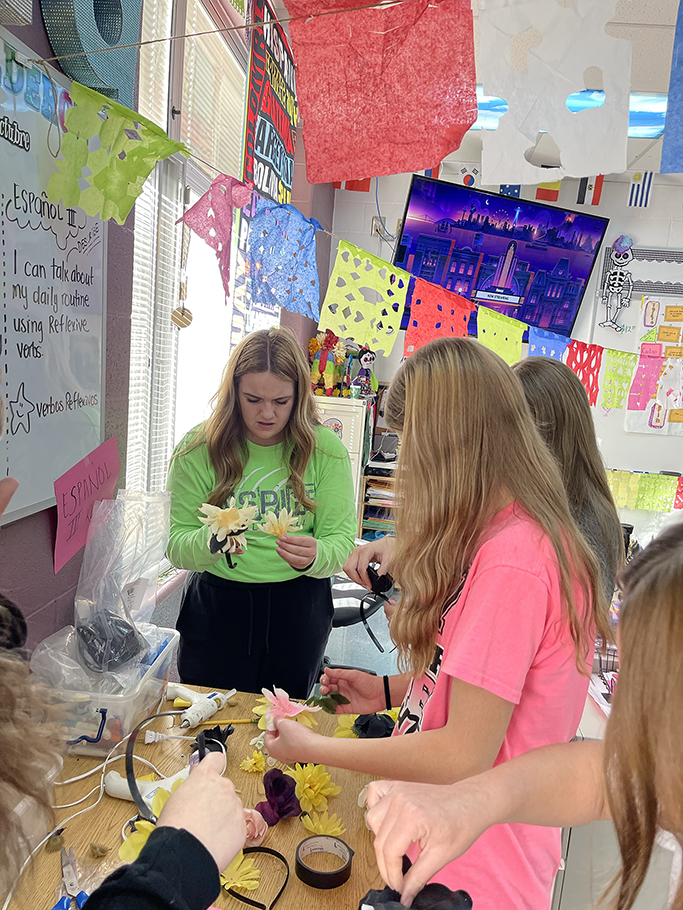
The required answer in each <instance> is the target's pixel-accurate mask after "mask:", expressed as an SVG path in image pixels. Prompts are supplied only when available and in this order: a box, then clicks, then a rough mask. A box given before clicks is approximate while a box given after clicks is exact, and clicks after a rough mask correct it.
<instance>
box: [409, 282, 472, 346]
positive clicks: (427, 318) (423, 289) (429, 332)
mask: <svg viewBox="0 0 683 910" xmlns="http://www.w3.org/2000/svg"><path fill="white" fill-rule="evenodd" d="M473 309H474V304H473V303H470V301H469V300H467V298H466V297H461V296H460V295H459V294H454V293H453V292H452V291H447V290H446V289H445V288H442V287H441V286H440V285H438V284H431V283H430V282H429V281H425V280H424V279H423V278H416V279H415V287H414V289H413V299H412V303H411V304H410V321H409V323H408V331H407V332H406V340H405V343H404V345H403V354H404V356H405V357H408V356H409V355H410V354H414V353H415V351H417V350H418V349H419V348H421V347H422V346H423V345H425V344H427V342H429V341H433V340H434V339H435V338H465V337H466V335H467V323H468V322H469V318H470V313H471V312H472V310H473Z"/></svg>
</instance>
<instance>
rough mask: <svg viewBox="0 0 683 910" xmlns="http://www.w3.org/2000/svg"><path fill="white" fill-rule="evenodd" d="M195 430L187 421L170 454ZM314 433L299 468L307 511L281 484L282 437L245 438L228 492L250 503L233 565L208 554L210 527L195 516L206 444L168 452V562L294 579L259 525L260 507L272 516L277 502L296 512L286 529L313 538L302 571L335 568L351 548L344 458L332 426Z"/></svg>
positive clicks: (207, 479) (205, 477)
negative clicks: (252, 511) (314, 547)
mask: <svg viewBox="0 0 683 910" xmlns="http://www.w3.org/2000/svg"><path fill="white" fill-rule="evenodd" d="M198 429H199V428H198V427H195V429H194V430H191V431H190V433H188V434H187V436H185V438H184V439H183V440H181V442H180V444H179V445H178V447H177V448H176V452H182V451H183V449H184V448H185V447H186V446H187V444H188V442H189V440H190V439H191V438H192V437H193V436H194V434H195V433H196V432H197V430H198ZM316 437H317V443H316V447H315V449H314V451H313V454H312V456H311V459H310V461H309V463H308V467H307V468H306V472H305V474H304V484H305V486H306V492H307V493H308V495H309V497H310V498H311V499H312V500H313V501H314V502H315V503H316V510H315V513H313V512H308V511H306V510H304V509H303V507H302V506H301V505H300V504H299V503H298V502H297V500H296V498H295V496H294V493H293V492H292V490H291V488H290V487H289V485H288V479H289V473H288V470H287V466H286V464H285V461H284V443H279V444H277V445H273V446H259V445H256V444H255V443H252V442H247V445H248V447H249V460H248V462H247V464H246V467H245V469H244V473H243V475H242V480H241V481H240V483H239V484H238V486H237V488H236V490H235V494H234V495H235V498H236V505H237V507H238V508H241V507H242V506H249V505H251V506H257V507H258V512H257V513H256V515H255V517H254V520H253V522H252V523H251V526H250V527H249V530H248V531H247V532H246V540H247V549H246V551H245V552H244V553H242V554H240V555H233V556H232V561H233V563H234V564H235V568H234V569H230V568H228V563H227V560H226V558H225V556H224V555H223V554H221V553H219V554H215V555H214V554H212V553H211V552H210V550H209V547H208V540H209V537H210V531H209V529H208V527H207V526H206V525H204V524H202V523H201V522H200V520H199V519H200V516H201V515H202V513H200V512H199V507H200V506H201V504H202V503H203V502H206V501H207V499H208V497H209V495H210V493H211V491H212V490H213V489H214V487H215V486H216V475H215V473H214V469H213V466H212V465H211V461H210V459H209V453H208V450H207V447H206V444H205V443H203V444H202V445H200V446H197V448H195V449H192V450H190V451H189V452H186V453H184V454H182V455H174V456H173V458H172V459H171V464H170V467H169V471H168V482H167V489H168V490H170V491H171V494H172V499H171V534H170V539H169V543H168V549H167V551H166V555H167V556H168V558H169V560H170V561H171V562H172V563H173V565H174V566H176V567H177V568H179V569H193V570H194V571H196V572H205V571H209V572H213V574H214V575H219V576H221V577H222V578H229V579H231V580H233V581H241V582H278V581H288V580H289V579H292V578H297V577H298V576H299V575H300V574H302V573H301V572H300V571H298V570H297V569H293V568H292V567H291V566H290V565H289V564H288V563H286V562H285V561H284V559H282V557H280V556H278V554H277V552H276V550H275V544H276V541H277V538H276V537H274V536H273V535H272V534H265V533H264V532H263V531H262V530H260V526H261V525H262V524H263V522H264V521H265V513H266V512H275V513H276V514H277V513H279V511H280V509H283V508H285V509H289V511H290V512H291V511H293V512H294V513H295V515H297V516H298V523H299V524H300V525H301V528H302V529H301V530H300V531H295V532H293V533H295V534H303V535H308V536H311V537H315V538H316V540H317V542H318V552H317V556H316V558H315V562H314V563H313V565H312V566H311V567H310V568H309V569H306V570H305V571H304V573H303V574H305V575H311V576H313V577H314V578H326V577H328V576H329V575H334V573H335V572H338V571H339V570H340V569H341V567H342V566H343V564H344V562H345V560H346V559H347V557H348V556H349V554H350V553H351V551H352V550H353V546H354V537H355V533H356V511H355V505H354V501H353V484H352V480H351V462H350V460H349V454H348V452H347V451H346V449H345V447H344V445H343V443H342V442H341V440H340V439H339V438H338V437H337V436H336V435H335V434H334V433H333V432H332V430H329V429H327V427H322V426H318V427H316Z"/></svg>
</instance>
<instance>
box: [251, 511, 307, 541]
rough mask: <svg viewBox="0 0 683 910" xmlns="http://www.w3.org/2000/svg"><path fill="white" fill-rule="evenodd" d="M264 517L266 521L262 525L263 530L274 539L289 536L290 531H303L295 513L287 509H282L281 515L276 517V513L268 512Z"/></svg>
mask: <svg viewBox="0 0 683 910" xmlns="http://www.w3.org/2000/svg"><path fill="white" fill-rule="evenodd" d="M264 517H265V519H266V520H265V523H264V524H262V525H261V530H262V531H264V532H265V533H266V534H272V535H273V536H274V537H282V536H283V534H288V533H289V531H300V530H301V525H300V524H297V520H296V518H295V517H294V513H293V512H289V511H288V510H287V509H280V514H279V515H276V514H275V512H266V514H265V516H264Z"/></svg>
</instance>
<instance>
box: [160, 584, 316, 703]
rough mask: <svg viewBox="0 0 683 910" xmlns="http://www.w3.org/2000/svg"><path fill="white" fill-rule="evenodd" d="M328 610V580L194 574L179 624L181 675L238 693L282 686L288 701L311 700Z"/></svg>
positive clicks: (183, 678)
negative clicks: (257, 580)
mask: <svg viewBox="0 0 683 910" xmlns="http://www.w3.org/2000/svg"><path fill="white" fill-rule="evenodd" d="M333 612H334V608H333V606H332V592H331V590H330V581H329V579H328V578H310V577H309V576H307V575H302V576H301V577H300V578H294V579H292V580H291V581H281V582H273V583H272V584H245V583H243V582H236V581H230V580H228V579H225V578H219V577H218V576H217V575H213V574H212V573H211V572H203V573H201V574H199V573H196V574H195V575H193V576H192V577H191V578H190V580H189V583H188V585H187V587H186V589H185V594H184V596H183V601H182V605H181V608H180V615H179V617H178V622H177V626H176V627H177V629H178V631H179V632H180V645H179V649H178V672H179V673H180V678H181V679H182V681H183V682H184V683H188V684H190V685H196V686H213V687H215V688H216V689H233V688H234V689H237V690H239V691H241V692H260V691H261V689H262V688H266V689H272V688H273V686H280V688H282V689H284V690H285V691H286V692H288V693H289V695H291V696H292V698H308V695H309V694H310V691H311V688H312V687H313V685H314V683H315V682H317V678H318V673H319V671H320V666H321V663H322V659H323V655H324V653H325V645H326V644H327V639H328V637H329V634H330V629H331V628H332V615H333Z"/></svg>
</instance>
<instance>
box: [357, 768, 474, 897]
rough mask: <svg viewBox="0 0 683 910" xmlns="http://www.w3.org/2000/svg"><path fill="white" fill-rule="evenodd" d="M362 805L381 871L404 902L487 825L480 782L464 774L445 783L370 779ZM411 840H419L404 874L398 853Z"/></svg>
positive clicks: (406, 846)
mask: <svg viewBox="0 0 683 910" xmlns="http://www.w3.org/2000/svg"><path fill="white" fill-rule="evenodd" d="M367 805H368V807H369V808H368V811H367V813H366V816H365V818H366V821H367V823H368V825H369V826H370V828H372V830H373V831H374V832H375V835H376V836H375V854H376V856H377V864H378V866H379V871H380V874H381V876H382V878H383V879H384V881H385V882H386V883H387V885H389V886H390V887H391V888H393V889H394V890H395V891H398V892H399V893H400V895H401V903H402V904H403V905H404V906H406V907H410V905H411V904H412V902H413V898H414V897H415V895H416V894H417V893H418V892H419V891H421V890H422V889H423V888H424V886H425V885H426V884H427V882H429V881H430V879H432V878H433V877H434V876H435V875H436V873H437V872H439V871H440V870H441V869H443V867H444V866H445V865H447V864H448V863H450V862H452V861H453V860H454V859H457V858H458V857H459V856H462V854H463V853H464V852H465V851H466V850H467V849H469V847H471V846H472V844H473V843H474V842H475V841H476V840H477V838H478V837H479V836H480V835H481V834H483V833H484V831H486V829H487V828H488V827H489V825H488V823H487V822H486V821H485V818H486V810H487V805H488V801H487V796H486V790H485V787H483V786H482V785H481V784H477V783H474V782H471V781H469V780H464V781H460V782H459V783H457V784H452V785H450V786H439V785H438V784H412V783H401V782H400V781H388V780H381V781H373V782H372V783H371V784H370V785H369V787H368V796H367ZM411 844H417V845H418V847H419V848H420V854H419V856H418V857H417V859H416V860H415V862H414V863H413V865H412V866H411V867H410V869H409V870H408V872H407V873H406V875H405V876H404V875H403V871H402V865H403V855H404V854H405V853H406V852H407V851H408V848H409V847H410V845H411Z"/></svg>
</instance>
